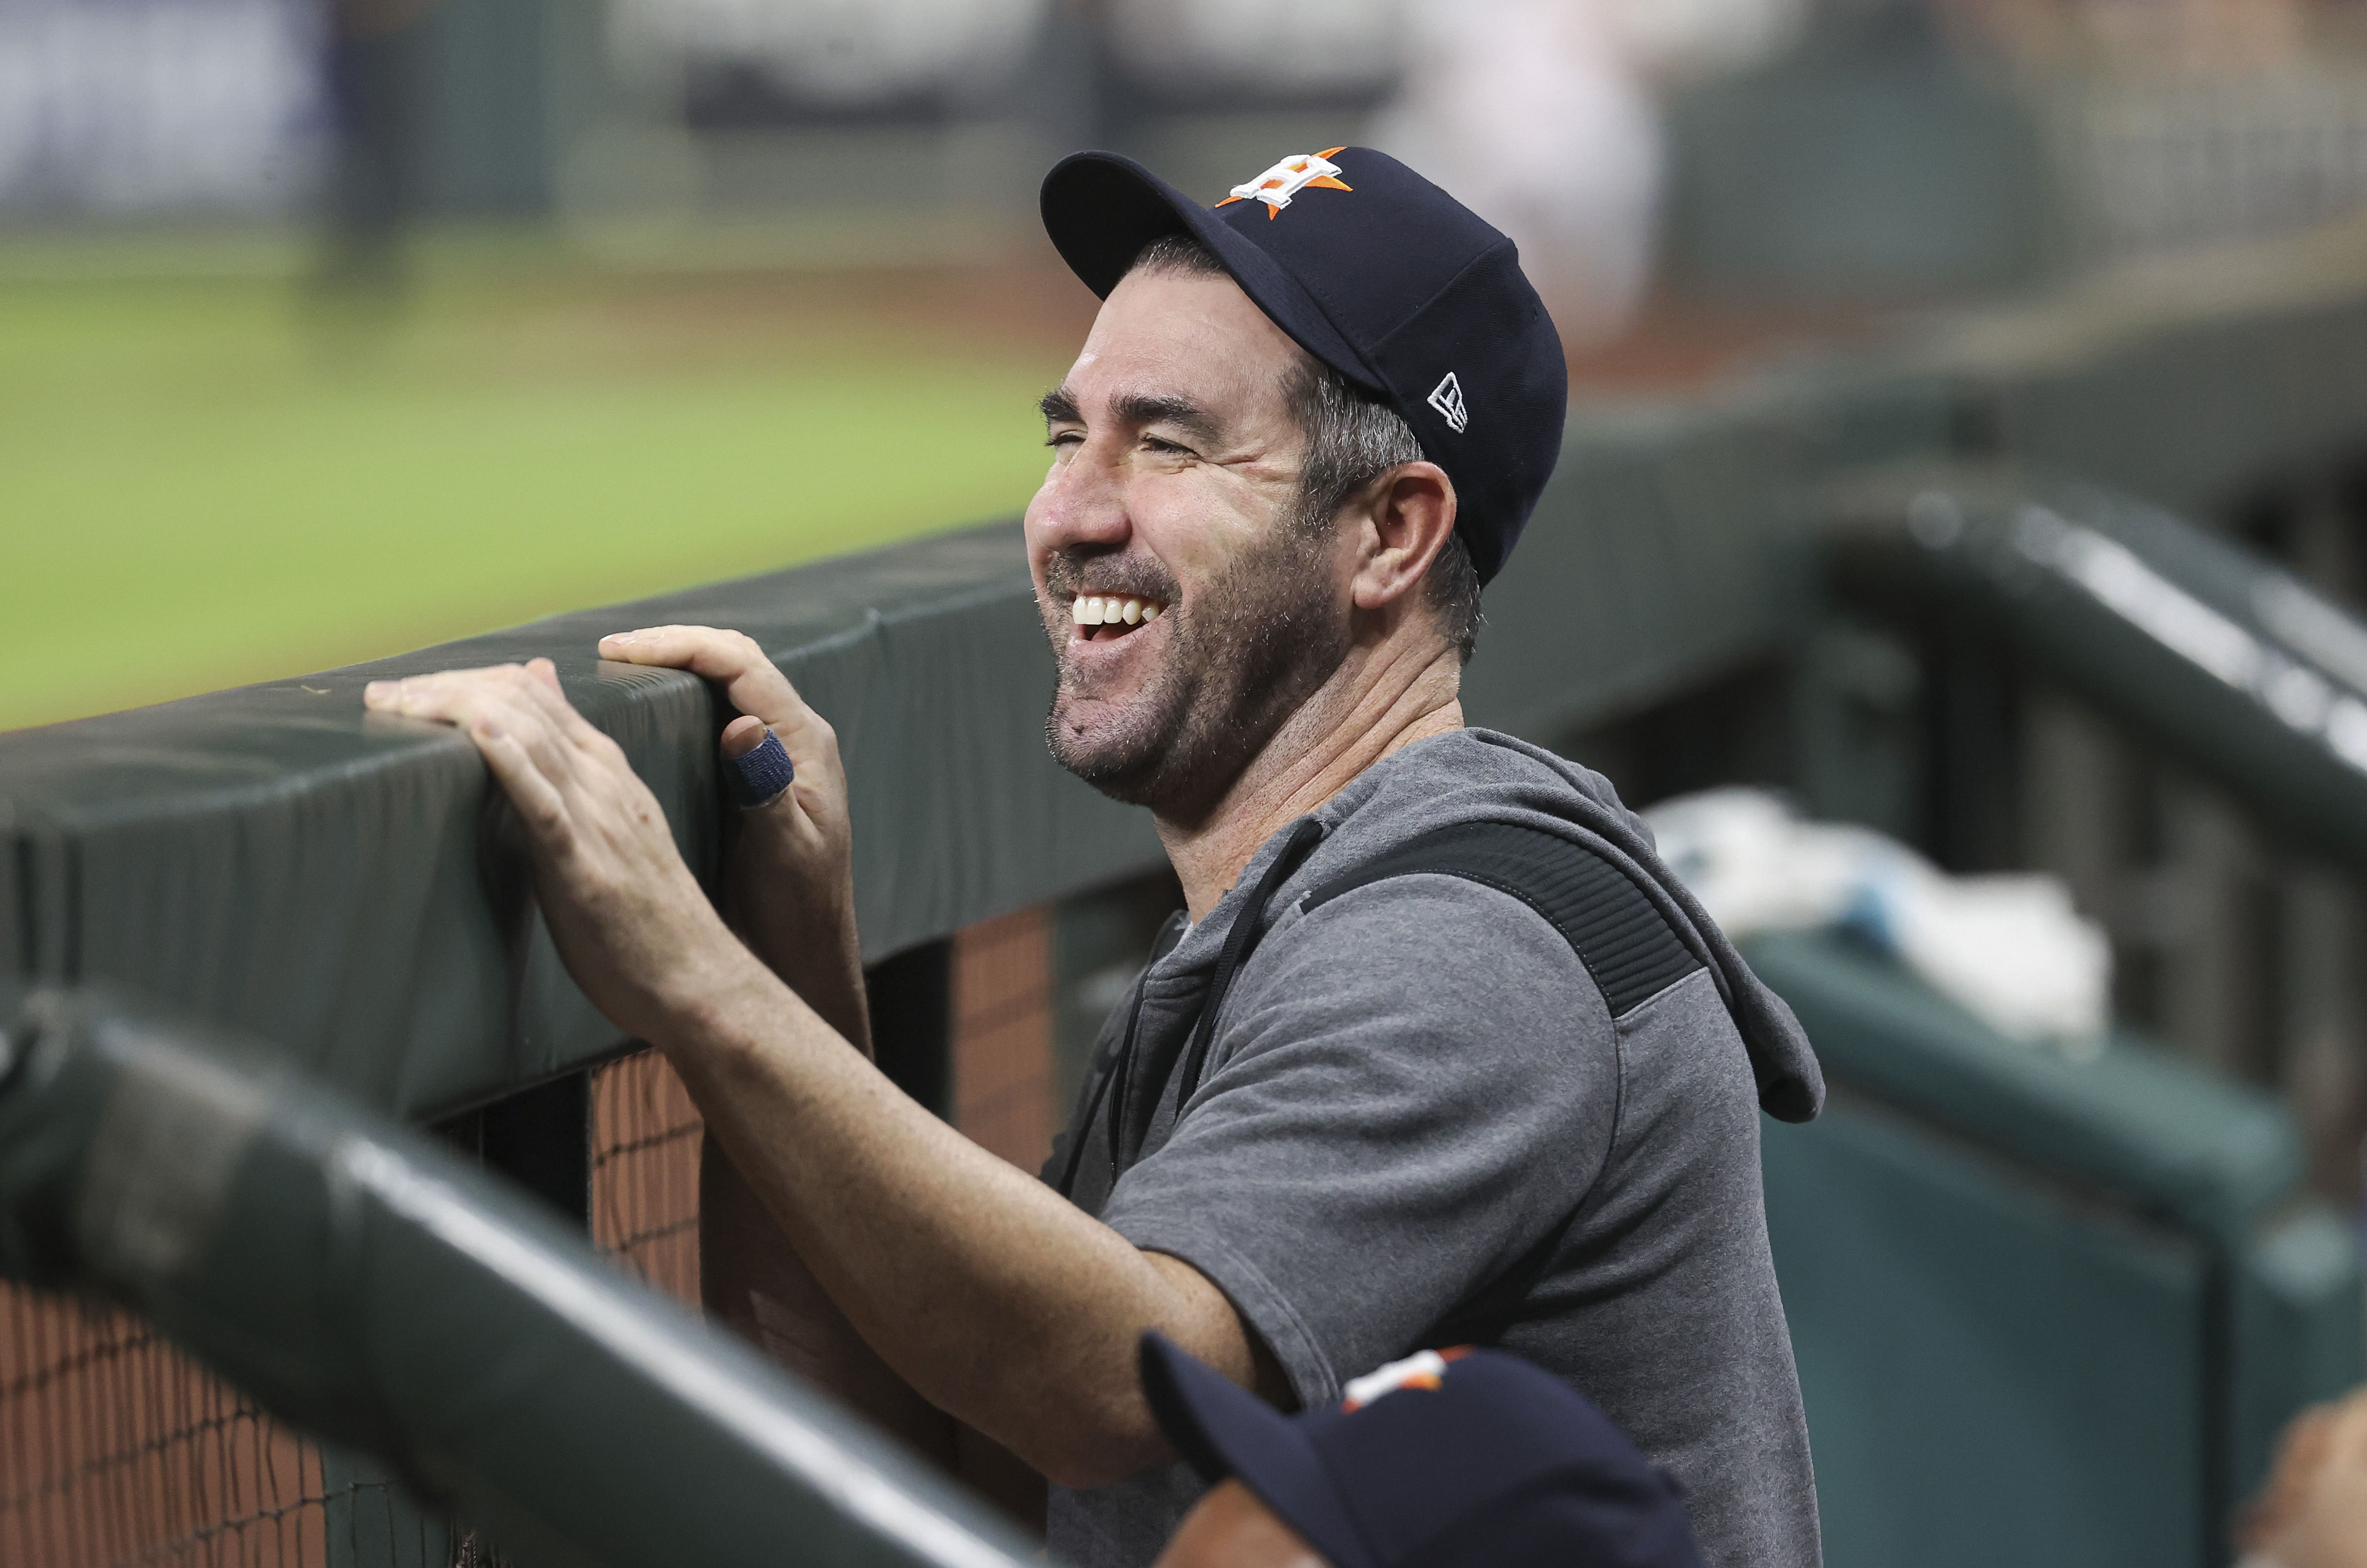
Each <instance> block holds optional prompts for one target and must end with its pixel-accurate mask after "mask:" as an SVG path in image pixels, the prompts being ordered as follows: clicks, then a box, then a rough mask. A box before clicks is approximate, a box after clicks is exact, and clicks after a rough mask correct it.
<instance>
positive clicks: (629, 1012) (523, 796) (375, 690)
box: [362, 659, 753, 1040]
mask: <svg viewBox="0 0 2367 1568" xmlns="http://www.w3.org/2000/svg"><path fill="white" fill-rule="evenodd" d="M362 702H363V705H365V706H366V707H368V708H369V709H371V710H372V711H374V712H378V713H391V714H400V715H402V716H405V717H408V718H424V719H433V720H436V721H439V722H441V723H445V724H450V725H456V726H458V727H459V728H461V729H462V730H464V731H465V732H467V734H468V736H469V739H471V740H473V741H475V742H476V745H477V750H479V751H480V752H481V753H482V754H483V756H484V759H485V762H486V765H487V766H488V767H490V768H491V769H492V770H493V776H494V777H495V778H496V779H498V780H499V781H500V782H501V785H502V787H503V788H504V790H505V791H507V792H508V794H509V797H510V800H511V802H512V804H514V805H515V807H517V813H518V817H519V818H520V819H521V820H522V821H523V822H524V823H525V825H526V830H527V844H528V849H529V852H530V854H531V857H532V860H533V863H534V880H535V891H536V894H537V896H538V897H539V899H540V900H541V904H542V913H543V919H545V920H546V921H547V922H548V923H549V927H550V933H551V936H552V938H553V940H554V941H556V942H557V943H558V945H559V953H560V956H561V959H563V960H564V961H565V962H566V964H567V971H568V973H569V974H571V975H572V976H574V977H575V983H576V984H577V985H579V986H581V987H583V992H584V994H585V995H586V996H588V997H590V998H592V1001H593V1004H594V1005H595V1006H596V1007H597V1008H599V1010H601V1011H602V1012H603V1013H605V1014H606V1016H607V1017H608V1019H609V1021H611V1022H613V1023H615V1024H616V1025H617V1027H618V1028H620V1029H622V1030H624V1031H625V1032H627V1033H629V1034H631V1035H633V1036H635V1037H637V1038H640V1039H644V1040H659V1039H662V1038H663V1037H664V1036H665V1033H666V1032H667V1030H668V1027H669V1024H670V1023H672V1022H674V1021H679V1020H680V1019H681V1018H682V1017H683V1015H684V1013H685V1010H688V1009H690V1008H693V1007H695V1006H696V1005H697V1003H698V1001H699V1000H700V999H701V998H703V997H705V996H708V995H711V994H713V991H714V989H715V988H716V987H719V986H720V985H722V984H724V983H726V981H727V980H728V978H729V976H730V974H731V971H732V969H733V968H734V966H735V965H737V964H742V963H753V958H751V957H750V955H749V954H748V952H747V950H746V949H745V948H743V947H742V945H741V944H740V942H739V940H738V939H737V938H736V937H734V936H733V935H732V934H731V933H730V931H729V930H728V929H727V928H726V927H725V926H724V924H723V921H722V919H721V918H720V917H719V915H717V913H716V912H715V908H714V906H713V905H711V904H710V903H708V898H707V895H706V893H705V892H703V891H702V890H701V889H700V887H699V886H698V883H697V880H696V879H695V878H694V877H693V876H692V875H691V874H690V868H689V867H688V866H686V865H685V864H684V863H683V859H682V853H681V852H680V851H679V850H678V849H676V848H675V846H674V834H673V831H672V829H670V828H669V827H668V826H667V824H666V818H665V813H664V811H663V809H661V808H660V807H659V806H658V802H657V797H656V796H655V795H651V793H650V790H649V786H648V785H647V784H643V783H642V782H641V781H640V778H639V777H638V776H637V775H636V774H635V773H633V769H632V764H631V763H630V762H629V761H627V760H626V757H625V753H624V749H623V748H621V747H619V746H618V745H617V743H616V742H615V741H614V740H612V739H609V738H608V737H607V736H606V735H604V734H602V733H601V732H600V731H599V730H597V729H595V728H593V727H592V725H591V724H589V723H588V722H586V721H585V719H584V717H583V715H581V714H579V713H577V712H576V711H575V709H574V708H573V707H572V705H569V703H568V701H567V698H566V696H565V695H564V694H562V693H561V689H560V684H559V672H558V671H557V670H556V669H555V668H554V667H553V666H552V664H551V662H550V660H548V659H538V660H534V661H532V662H531V663H528V664H525V665H516V664H507V665H503V666H500V667H498V668H495V669H491V670H455V671H447V672H445V673H443V674H439V675H414V676H411V677H409V678H407V679H405V680H402V681H373V682H370V684H369V685H368V687H367V688H366V689H365V690H364V692H363V694H362Z"/></svg>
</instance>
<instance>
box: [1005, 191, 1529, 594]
mask: <svg viewBox="0 0 2367 1568" xmlns="http://www.w3.org/2000/svg"><path fill="white" fill-rule="evenodd" d="M1043 208H1044V230H1045V232H1046V233H1048V234H1049V235H1050V236H1051V239H1052V243H1053V245H1054V247H1055V248H1056V249H1058V250H1059V253H1060V255H1061V258H1062V259H1063V260H1065V261H1066V262H1067V263H1068V264H1069V265H1070V268H1071V269H1072V270H1073V271H1074V272H1075V273H1076V275H1077V276H1079V277H1081V278H1082V279H1083V280H1084V283H1085V287H1086V288H1091V289H1092V290H1093V292H1094V293H1095V294H1097V295H1099V296H1101V297H1102V298H1103V299H1107V298H1109V293H1110V290H1111V289H1113V288H1116V287H1117V284H1118V279H1120V278H1122V277H1124V276H1126V273H1127V268H1128V267H1130V266H1132V265H1134V259H1135V257H1137V256H1138V255H1140V254H1142V248H1143V247H1144V246H1145V245H1147V244H1149V243H1151V242H1152V241H1153V240H1157V239H1160V238H1161V237H1163V236H1165V235H1168V234H1179V233H1189V234H1191V235H1193V236H1195V238H1197V239H1198V240H1199V241H1200V242H1201V243H1203V244H1205V245H1206V246H1207V247H1208V249H1209V250H1211V251H1213V252H1214V253H1216V256H1217V260H1218V261H1220V262H1222V263H1223V264H1224V265H1225V269H1226V270H1227V271H1228V272H1229V273H1231V274H1232V276H1233V281H1234V282H1236V283H1238V284H1240V286H1241V290H1242V292H1244V293H1246V294H1247V295H1248V296H1249V297H1250V298H1251V299H1253V300H1255V301H1256V302H1257V306H1258V309H1260V310H1263V311H1264V312H1265V313H1266V314H1267V316H1269V317H1271V318H1272V319H1273V321H1274V325H1276V326H1278V327H1280V328H1281V329H1282V330H1283V331H1284V332H1285V333H1288V334H1290V336H1291V338H1292V339H1293V340H1295V341H1296V342H1297V344H1298V345H1299V346H1300V347H1301V348H1304V349H1305V350H1307V352H1308V353H1309V354H1311V355H1314V356H1315V357H1316V358H1318V359H1319V360H1321V361H1322V362H1323V363H1324V364H1326V365H1328V366H1330V367H1331V368H1332V369H1334V370H1336V371H1338V372H1339V373H1340V374H1341V375H1342V376H1344V377H1346V378H1348V379H1349V380H1350V381H1353V382H1354V383H1355V384H1356V385H1357V386H1359V387H1362V388H1364V389H1365V390H1366V391H1367V392H1369V393H1371V394H1373V395H1375V396H1376V397H1379V398H1382V399H1384V400H1387V402H1388V404H1389V406H1390V407H1392V408H1394V409H1396V410H1397V412H1399V414H1400V415H1402V416H1403V417H1404V419H1405V422H1406V423H1408V424H1409V425H1410V426H1412V427H1413V432H1414V434H1415V435H1416V436H1417V437H1418V438H1419V439H1420V440H1421V449H1422V451H1423V452H1424V453H1425V454H1427V455H1428V456H1429V457H1430V460H1431V461H1432V462H1433V463H1436V464H1437V465H1438V466H1439V467H1440V468H1444V469H1445V470H1446V474H1447V477H1448V478H1449V479H1453V480H1454V481H1455V501H1456V507H1457V510H1456V513H1455V527H1456V529H1457V531H1459V532H1460V533H1461V534H1462V536H1463V539H1464V543H1465V544H1466V546H1467V547H1469V549H1470V551H1471V561H1472V564H1473V565H1474V566H1475V567H1477V568H1478V572H1479V581H1482V582H1486V581H1489V579H1490V578H1492V577H1494V576H1495V575H1496V573H1497V571H1498V570H1501V568H1502V566H1503V564H1504V558H1505V557H1506V556H1508V555H1510V554H1512V543H1513V541H1514V540H1516V539H1518V538H1519V537H1520V536H1521V530H1522V528H1523V527H1524V526H1525V525H1527V523H1528V520H1529V513H1530V512H1531V511H1532V510H1534V509H1535V506H1536V503H1537V496H1538V494H1539V493H1540V492H1541V491H1544V489H1545V487H1546V479H1549V478H1551V477H1552V475H1553V469H1554V463H1555V461H1556V459H1557V458H1558V457H1560V456H1561V432H1562V417H1563V415H1564V413H1565V412H1567V411H1568V408H1569V366H1568V364H1567V362H1566V361H1565V360H1564V359H1563V357H1562V351H1561V337H1560V335H1559V334H1558V333H1556V332H1555V331H1554V324H1553V318H1552V317H1550V316H1548V315H1547V314H1546V308H1545V304H1544V302H1543V301H1542V300H1540V299H1538V298H1537V291H1536V290H1535V288H1531V287H1530V286H1529V280H1528V278H1527V277H1525V276H1523V274H1522V272H1521V261H1520V254H1519V252H1518V251H1517V250H1515V249H1514V248H1513V245H1512V241H1510V240H1508V239H1506V238H1505V237H1504V236H1503V235H1502V234H1501V233H1499V232H1497V231H1495V230H1494V229H1492V228H1490V227H1489V225H1488V224H1487V223H1485V222H1483V221H1481V220H1480V219H1479V217H1478V214H1476V213H1474V212H1473V211H1472V210H1471V209H1469V208H1467V207H1465V206H1464V205H1463V204H1462V203H1461V202H1459V201H1457V200H1455V198H1454V197H1451V196H1449V195H1447V194H1446V193H1445V192H1444V191H1443V190H1441V189H1439V188H1438V187H1437V186H1434V185H1433V184H1431V183H1430V182H1429V181H1428V180H1426V179H1423V178H1422V177H1421V175H1417V174H1415V173H1414V172H1413V171H1412V170H1411V169H1409V168H1407V167H1406V166H1405V165H1404V164H1400V163H1399V162H1398V161H1397V160H1396V159H1395V158H1392V157H1390V156H1389V155H1388V154H1387V153H1386V152H1374V151H1373V150H1372V149H1371V148H1369V147H1330V148H1326V149H1324V150H1323V151H1322V152H1298V153H1293V154H1292V155H1290V156H1289V157H1286V158H1284V159H1282V160H1280V161H1279V162H1277V163H1276V164H1274V166H1273V167H1272V168H1270V169H1268V170H1266V171H1265V172H1264V173H1263V174H1262V175H1257V176H1256V177H1254V178H1253V179H1251V180H1249V181H1247V182H1245V183H1244V184H1241V185H1239V186H1234V187H1233V191H1232V194H1231V195H1229V196H1228V197H1225V199H1223V200H1222V201H1219V202H1218V203H1217V205H1216V206H1214V207H1203V206H1201V205H1200V204H1199V203H1198V202H1196V201H1194V200H1193V199H1192V198H1191V197H1188V196H1185V195H1184V194H1183V192H1182V191H1179V190H1177V189H1176V188H1175V187H1174V186H1171V185H1169V184H1168V183H1167V182H1166V181H1164V180H1162V179H1161V178H1160V177H1159V176H1158V175H1154V174H1152V173H1151V172H1150V170H1148V169H1146V168H1144V167H1143V166H1142V165H1141V164H1138V163H1136V162H1134V160H1132V159H1131V158H1122V157H1120V156H1118V155H1117V154H1116V153H1115V152H1077V153H1072V154H1070V156H1069V157H1066V158H1063V159H1062V160H1060V162H1059V164H1055V165H1054V166H1053V169H1052V172H1051V173H1050V174H1048V175H1045V176H1044V192H1043Z"/></svg>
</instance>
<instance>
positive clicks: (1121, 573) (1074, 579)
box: [1044, 555, 1183, 606]
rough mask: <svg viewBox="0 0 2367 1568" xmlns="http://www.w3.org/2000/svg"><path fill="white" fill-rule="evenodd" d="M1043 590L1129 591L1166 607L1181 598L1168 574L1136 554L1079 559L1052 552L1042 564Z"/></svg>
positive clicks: (1058, 594)
mask: <svg viewBox="0 0 2367 1568" xmlns="http://www.w3.org/2000/svg"><path fill="white" fill-rule="evenodd" d="M1044 592H1046V593H1048V594H1049V595H1051V596H1052V597H1053V598H1055V599H1066V598H1070V597H1071V596H1073V595H1075V594H1079V593H1104V594H1128V593H1130V594H1132V595H1134V596H1135V597H1136V598H1138V599H1156V600H1158V601H1159V602H1160V603H1161V604H1167V605H1170V606H1172V605H1173V604H1176V602H1177V601H1179V600H1181V599H1182V598H1183V589H1182V588H1180V587H1179V586H1177V584H1176V581H1175V578H1174V576H1173V574H1172V573H1171V572H1169V571H1168V570H1167V569H1166V568H1165V567H1163V566H1161V565H1160V564H1159V563H1158V562H1157V561H1156V560H1151V559H1149V558H1144V557H1140V556H1137V557H1133V558H1127V557H1121V556H1090V557H1087V558H1085V559H1083V560H1082V561H1079V560H1074V559H1071V558H1070V557H1068V556H1067V555H1055V556H1053V557H1051V558H1049V559H1048V560H1047V561H1046V562H1045V563H1044Z"/></svg>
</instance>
